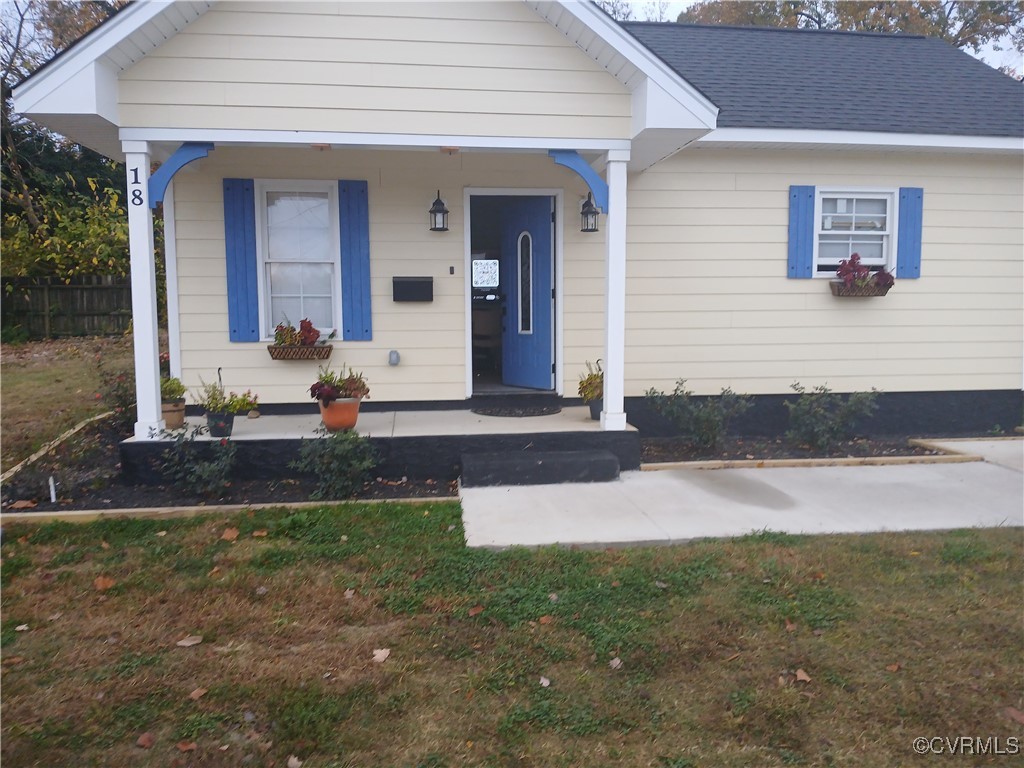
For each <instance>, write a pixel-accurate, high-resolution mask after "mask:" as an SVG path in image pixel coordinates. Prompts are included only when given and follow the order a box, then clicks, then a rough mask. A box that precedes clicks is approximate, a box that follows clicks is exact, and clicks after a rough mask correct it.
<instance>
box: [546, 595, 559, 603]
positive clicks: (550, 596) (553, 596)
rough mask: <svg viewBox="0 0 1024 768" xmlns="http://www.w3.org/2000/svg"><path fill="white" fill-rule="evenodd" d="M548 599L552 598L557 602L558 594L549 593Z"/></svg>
mask: <svg viewBox="0 0 1024 768" xmlns="http://www.w3.org/2000/svg"><path fill="white" fill-rule="evenodd" d="M548 600H550V601H551V602H552V603H557V602H558V595H557V594H555V593H554V592H552V593H551V594H550V595H548Z"/></svg>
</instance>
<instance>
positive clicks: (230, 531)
mask: <svg viewBox="0 0 1024 768" xmlns="http://www.w3.org/2000/svg"><path fill="white" fill-rule="evenodd" d="M220 538H221V541H234V540H235V539H237V538H238V529H237V528H225V529H224V533H222V534H221V536H220Z"/></svg>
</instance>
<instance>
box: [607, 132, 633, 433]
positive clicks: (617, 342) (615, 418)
mask: <svg viewBox="0 0 1024 768" xmlns="http://www.w3.org/2000/svg"><path fill="white" fill-rule="evenodd" d="M628 160H629V152H628V151H627V150H609V152H608V165H607V168H606V171H605V176H606V178H607V181H608V212H607V213H608V215H607V217H606V219H607V224H606V227H605V246H606V252H607V257H606V259H605V342H604V410H603V411H602V412H601V429H603V430H605V431H622V430H624V429H625V428H626V412H625V405H624V398H625V377H626V367H625V355H626V162H627V161H628Z"/></svg>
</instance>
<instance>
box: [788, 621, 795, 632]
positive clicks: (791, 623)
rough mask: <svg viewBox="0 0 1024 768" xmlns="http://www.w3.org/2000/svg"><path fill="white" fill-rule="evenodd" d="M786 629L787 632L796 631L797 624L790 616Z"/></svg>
mask: <svg viewBox="0 0 1024 768" xmlns="http://www.w3.org/2000/svg"><path fill="white" fill-rule="evenodd" d="M786 631H787V632H796V624H794V623H793V622H792V621H790V620H789V619H788V618H787V619H786Z"/></svg>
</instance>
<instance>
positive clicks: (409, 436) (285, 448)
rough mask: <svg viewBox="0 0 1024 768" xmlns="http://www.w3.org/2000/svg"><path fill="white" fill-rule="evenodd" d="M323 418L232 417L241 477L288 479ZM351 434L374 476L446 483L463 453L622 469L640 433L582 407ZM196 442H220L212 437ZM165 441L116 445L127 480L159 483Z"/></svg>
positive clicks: (378, 415)
mask: <svg viewBox="0 0 1024 768" xmlns="http://www.w3.org/2000/svg"><path fill="white" fill-rule="evenodd" d="M203 424H205V419H204V418H203V417H202V416H189V417H188V418H187V419H186V429H187V430H189V431H191V430H192V428H193V427H198V426H201V425H203ZM320 427H321V425H320V417H319V415H318V414H317V413H316V411H314V410H312V407H311V408H310V412H309V413H308V414H307V413H302V414H288V415H261V416H260V417H259V418H256V419H246V418H241V417H240V418H237V419H236V420H235V426H234V430H233V432H232V435H231V440H232V441H233V442H234V443H235V444H236V446H237V447H238V459H239V460H238V469H237V475H238V477H239V478H240V479H257V478H268V477H285V476H288V475H289V473H290V471H291V470H290V469H289V467H288V464H289V462H290V461H291V460H292V459H293V458H295V456H296V454H297V451H298V448H299V445H300V441H302V440H303V439H306V440H308V439H314V438H317V437H319V436H320V435H319V434H318V430H319V429H320ZM356 431H357V432H358V433H359V434H360V435H363V436H365V437H368V438H370V440H371V442H372V443H373V446H374V448H375V449H376V450H377V453H378V455H379V456H380V464H379V465H378V467H377V470H376V473H377V475H378V476H380V477H385V478H401V477H403V476H404V477H409V478H417V479H422V478H433V479H435V480H438V481H449V480H454V479H456V478H457V477H459V475H460V473H461V469H462V467H461V463H462V455H463V454H466V453H470V454H480V453H496V452H509V453H513V452H540V451H583V450H606V451H609V452H611V453H612V454H614V455H615V456H616V457H617V458H618V461H619V467H620V469H623V470H627V469H637V468H638V467H639V466H640V435H639V432H638V431H637V430H636V429H635V428H634V427H632V426H631V425H627V428H626V430H624V431H608V430H605V429H602V427H601V423H600V422H598V421H593V420H591V418H590V410H589V408H587V407H585V406H569V407H563V408H562V410H561V411H559V412H558V413H553V414H549V415H545V416H524V417H520V418H515V417H499V416H485V415H481V414H478V413H474V412H473V411H472V410H469V409H457V410H381V411H373V410H366V411H361V412H360V414H359V421H358V423H357V425H356ZM196 439H197V440H198V441H209V440H211V439H212V440H217V439H219V438H210V436H209V435H206V434H204V435H202V436H200V437H197V438H196ZM169 443H170V440H169V439H167V438H165V439H159V440H150V439H139V438H138V437H132V438H129V439H128V440H126V441H124V442H123V443H122V444H121V466H122V473H123V476H124V478H125V480H126V481H128V482H133V483H153V482H157V481H158V480H159V474H158V473H157V471H156V469H155V468H154V463H153V462H154V459H155V457H156V456H157V455H158V454H159V453H161V452H162V451H164V450H165V449H166V448H167V446H168V445H169Z"/></svg>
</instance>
